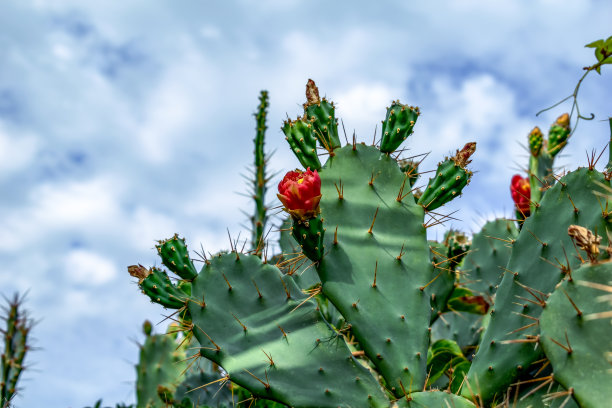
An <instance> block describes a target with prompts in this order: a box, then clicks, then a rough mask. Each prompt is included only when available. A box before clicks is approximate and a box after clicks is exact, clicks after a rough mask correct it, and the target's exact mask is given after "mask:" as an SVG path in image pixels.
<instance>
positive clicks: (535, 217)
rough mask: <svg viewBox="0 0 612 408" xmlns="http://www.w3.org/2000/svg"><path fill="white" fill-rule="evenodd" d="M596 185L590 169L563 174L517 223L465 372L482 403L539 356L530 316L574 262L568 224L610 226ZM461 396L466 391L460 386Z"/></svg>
mask: <svg viewBox="0 0 612 408" xmlns="http://www.w3.org/2000/svg"><path fill="white" fill-rule="evenodd" d="M602 183H603V184H604V185H606V186H609V185H610V184H609V182H608V181H606V180H605V178H604V176H603V175H602V174H601V173H599V172H597V171H595V170H589V169H587V168H581V169H578V170H576V171H574V172H572V173H569V174H568V175H566V176H564V177H563V178H561V180H560V182H558V183H557V184H556V185H555V186H553V187H552V188H550V189H549V190H548V191H547V192H546V194H545V195H544V197H543V199H542V202H541V206H540V207H539V208H537V209H536V211H535V213H533V214H531V216H530V217H529V218H528V219H527V220H526V221H525V223H524V224H523V227H522V229H521V232H520V234H519V236H518V238H517V239H516V241H515V242H514V244H513V245H512V247H513V248H512V255H511V257H510V260H509V262H508V266H507V272H505V273H504V276H503V278H502V282H501V284H500V286H499V289H498V290H497V293H496V300H495V306H494V310H492V311H491V315H492V316H491V322H490V324H489V326H488V327H487V329H486V331H485V333H484V334H483V339H482V342H481V345H480V348H479V350H478V353H477V354H476V356H475V358H474V361H473V363H472V367H471V368H470V372H469V375H468V381H469V383H470V385H471V387H472V390H476V389H477V390H479V391H480V397H481V398H482V399H483V400H484V401H485V402H486V401H490V400H492V399H493V398H494V397H495V395H496V394H497V393H500V392H503V390H504V389H505V387H506V386H508V385H509V384H510V383H512V382H513V381H514V380H515V378H516V377H517V376H518V375H520V374H521V373H522V372H524V370H525V369H526V368H527V367H529V365H530V364H531V363H533V362H534V361H536V360H538V359H539V358H540V356H541V348H539V347H534V343H532V342H531V341H535V339H536V337H535V336H537V335H538V328H537V324H534V323H536V321H534V320H533V319H538V318H539V317H540V314H541V312H542V307H541V306H540V304H543V301H544V299H545V297H546V295H547V294H548V293H550V292H552V291H553V290H554V288H555V286H556V285H557V284H558V283H559V281H560V280H561V279H562V278H563V277H564V276H565V275H564V273H563V271H562V268H563V265H565V267H567V264H568V263H569V266H570V267H571V268H575V267H576V266H577V265H578V264H579V261H578V258H577V257H576V256H575V254H576V252H575V250H574V245H573V243H572V241H571V239H570V238H569V236H568V235H567V229H568V227H569V226H570V225H572V224H577V225H581V226H584V227H586V228H588V229H590V230H596V231H606V230H610V222H609V218H608V213H606V214H605V217H604V214H603V213H602V209H601V208H602V207H600V200H601V199H600V197H598V196H597V195H595V194H594V193H593V192H594V191H600V190H601V189H602V187H601V184H602ZM566 255H567V258H566ZM525 316H529V317H525ZM530 336H531V337H530ZM463 394H464V395H466V396H469V395H470V394H469V391H468V390H467V388H465V387H464V388H463Z"/></svg>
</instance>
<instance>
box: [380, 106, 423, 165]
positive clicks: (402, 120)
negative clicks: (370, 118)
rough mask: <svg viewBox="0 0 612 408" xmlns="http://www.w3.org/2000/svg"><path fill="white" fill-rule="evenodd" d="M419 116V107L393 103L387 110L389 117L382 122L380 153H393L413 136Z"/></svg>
mask: <svg viewBox="0 0 612 408" xmlns="http://www.w3.org/2000/svg"><path fill="white" fill-rule="evenodd" d="M419 115H420V111H419V108H418V107H416V106H414V107H413V106H408V105H402V104H401V103H400V102H399V101H395V102H393V104H391V106H390V107H388V108H387V116H386V117H385V120H384V121H383V122H382V140H381V142H380V151H381V152H383V153H393V152H394V151H395V150H396V149H397V148H398V147H399V146H400V145H401V144H402V142H403V141H404V140H406V139H407V138H408V136H410V135H411V134H412V129H413V128H414V124H415V122H416V121H417V119H418V117H419Z"/></svg>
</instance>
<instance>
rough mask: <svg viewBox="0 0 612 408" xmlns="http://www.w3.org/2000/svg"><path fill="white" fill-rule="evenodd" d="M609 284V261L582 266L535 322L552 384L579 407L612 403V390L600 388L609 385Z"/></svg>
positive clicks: (611, 378)
mask: <svg viewBox="0 0 612 408" xmlns="http://www.w3.org/2000/svg"><path fill="white" fill-rule="evenodd" d="M611 284H612V262H610V261H609V260H606V261H604V262H599V261H597V260H595V263H591V262H589V261H585V263H583V264H582V265H581V266H580V267H579V268H577V269H574V270H573V271H572V272H571V280H570V278H569V276H568V279H566V280H565V281H564V282H563V283H562V284H561V285H559V286H558V287H557V288H556V289H555V291H554V292H553V293H552V294H551V295H550V296H549V298H548V300H547V302H546V308H545V309H544V311H543V312H542V315H541V317H540V320H539V326H540V337H539V340H540V344H541V345H542V349H543V350H544V352H545V353H546V357H547V358H548V359H549V360H550V362H551V365H552V368H553V375H554V379H555V380H556V381H558V382H559V383H561V384H562V385H563V386H564V387H565V388H566V389H568V390H571V394H572V395H573V397H574V398H575V399H576V401H577V402H578V403H579V404H580V406H581V407H603V406H606V405H607V404H608V403H609V402H610V401H612V387H610V386H605V385H603V384H608V385H610V384H612V364H611V362H610V357H609V353H610V352H611V351H612V324H610V322H611V318H612V313H611V312H610V310H611V309H612V308H611V307H610V304H609V303H608V302H609V301H610V299H611V297H610V293H612V285H611ZM606 300H607V301H608V302H606ZM595 384H601V385H602V386H599V387H598V386H594V385H595Z"/></svg>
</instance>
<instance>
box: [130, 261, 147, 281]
mask: <svg viewBox="0 0 612 408" xmlns="http://www.w3.org/2000/svg"><path fill="white" fill-rule="evenodd" d="M128 273H129V274H130V275H132V276H133V277H135V278H138V282H139V283H140V282H142V281H143V280H144V279H145V278H146V277H147V276H149V275H150V274H151V272H149V270H148V269H147V268H145V267H144V266H142V265H140V264H138V265H130V266H128Z"/></svg>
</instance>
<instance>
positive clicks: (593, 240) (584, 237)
mask: <svg viewBox="0 0 612 408" xmlns="http://www.w3.org/2000/svg"><path fill="white" fill-rule="evenodd" d="M567 234H568V235H569V236H570V237H572V239H573V240H574V242H575V243H576V246H578V248H580V249H582V250H584V251H585V252H586V253H587V255H588V257H589V261H591V263H597V256H598V255H599V244H600V243H601V237H600V236H599V235H595V234H593V233H592V232H591V231H589V230H588V229H586V228H584V227H581V226H580V225H570V226H569V227H568V228H567Z"/></svg>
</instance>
